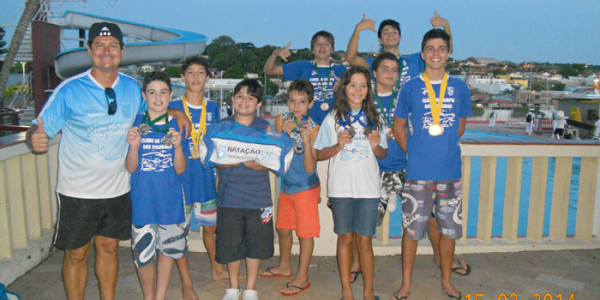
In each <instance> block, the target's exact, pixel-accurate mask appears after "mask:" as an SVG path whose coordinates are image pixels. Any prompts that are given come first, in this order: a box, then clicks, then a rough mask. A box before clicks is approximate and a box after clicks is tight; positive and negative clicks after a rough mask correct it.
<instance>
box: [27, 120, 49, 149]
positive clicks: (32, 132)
mask: <svg viewBox="0 0 600 300" xmlns="http://www.w3.org/2000/svg"><path fill="white" fill-rule="evenodd" d="M36 120H37V125H31V126H30V127H29V129H28V130H27V133H26V134H25V143H26V144H27V145H29V147H31V149H33V152H35V153H44V152H46V151H48V135H47V134H46V132H45V131H44V122H42V118H40V117H37V119H36Z"/></svg>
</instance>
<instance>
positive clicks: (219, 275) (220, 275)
mask: <svg viewBox="0 0 600 300" xmlns="http://www.w3.org/2000/svg"><path fill="white" fill-rule="evenodd" d="M238 279H239V280H241V281H245V280H246V279H248V277H247V276H246V274H244V273H240V275H239V276H238ZM212 280H213V281H222V280H229V273H228V272H227V271H223V272H216V273H215V272H213V274H212Z"/></svg>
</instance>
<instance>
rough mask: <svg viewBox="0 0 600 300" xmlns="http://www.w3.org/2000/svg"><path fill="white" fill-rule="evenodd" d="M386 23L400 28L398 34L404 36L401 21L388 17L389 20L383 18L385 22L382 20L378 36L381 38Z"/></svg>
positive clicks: (397, 28)
mask: <svg viewBox="0 0 600 300" xmlns="http://www.w3.org/2000/svg"><path fill="white" fill-rule="evenodd" d="M386 25H390V26H392V27H394V29H396V30H398V35H399V36H402V31H400V23H398V22H396V21H394V20H392V19H387V20H383V22H381V24H379V30H377V37H378V38H381V34H382V33H383V27H385V26H386Z"/></svg>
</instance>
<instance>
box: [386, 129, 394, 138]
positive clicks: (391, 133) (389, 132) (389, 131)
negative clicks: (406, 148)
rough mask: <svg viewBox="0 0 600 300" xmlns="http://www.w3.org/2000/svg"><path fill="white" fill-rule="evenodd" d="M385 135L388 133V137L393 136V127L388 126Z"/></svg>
mask: <svg viewBox="0 0 600 300" xmlns="http://www.w3.org/2000/svg"><path fill="white" fill-rule="evenodd" d="M385 135H386V136H387V137H393V136H394V133H393V132H392V129H391V128H389V127H387V128H385Z"/></svg>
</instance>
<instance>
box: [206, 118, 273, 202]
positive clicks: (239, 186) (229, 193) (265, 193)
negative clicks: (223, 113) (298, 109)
mask: <svg viewBox="0 0 600 300" xmlns="http://www.w3.org/2000/svg"><path fill="white" fill-rule="evenodd" d="M220 122H235V115H233V116H229V117H227V118H224V119H223V120H221V121H220ZM220 122H219V123H220ZM240 126H244V125H241V124H240ZM249 127H252V128H255V129H259V130H264V131H266V130H267V128H268V127H269V122H267V121H265V120H263V119H261V118H258V117H254V120H252V124H250V126H249ZM215 128H219V126H215V127H213V128H211V130H216V129H215ZM218 171H219V172H218V173H219V184H218V186H217V206H220V207H231V208H249V209H261V208H267V207H271V206H272V205H273V204H272V201H271V182H270V180H269V171H268V170H265V171H257V170H253V169H250V168H248V167H246V166H245V165H244V164H243V163H241V164H239V165H237V166H235V167H231V168H223V169H219V170H218Z"/></svg>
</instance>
